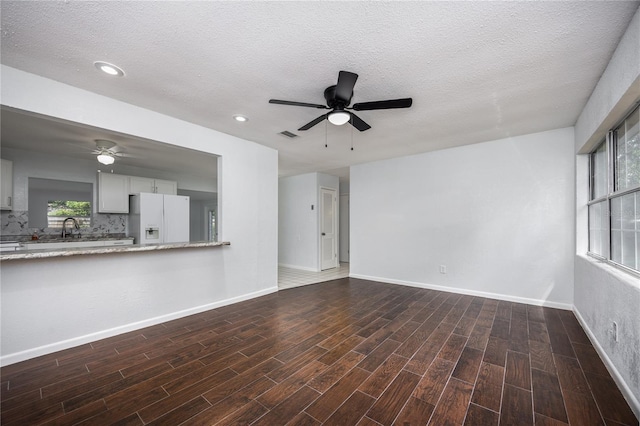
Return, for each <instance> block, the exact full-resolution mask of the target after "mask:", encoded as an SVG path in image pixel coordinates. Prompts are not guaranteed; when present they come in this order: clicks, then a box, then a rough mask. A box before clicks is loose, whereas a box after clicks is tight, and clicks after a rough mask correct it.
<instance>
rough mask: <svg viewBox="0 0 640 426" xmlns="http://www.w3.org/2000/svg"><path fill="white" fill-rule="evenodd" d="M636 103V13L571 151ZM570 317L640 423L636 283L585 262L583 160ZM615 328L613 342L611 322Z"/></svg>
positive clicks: (583, 147) (583, 149)
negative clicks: (583, 329) (588, 340)
mask: <svg viewBox="0 0 640 426" xmlns="http://www.w3.org/2000/svg"><path fill="white" fill-rule="evenodd" d="M639 100H640V9H639V10H638V12H636V14H635V16H634V18H633V20H632V21H631V23H630V25H629V27H628V29H627V31H626V32H625V34H624V36H623V37H622V39H621V41H620V43H619V44H618V47H617V49H616V51H615V53H614V54H613V56H612V58H611V61H610V62H609V64H608V66H607V69H606V70H605V72H604V73H603V74H602V77H601V78H600V81H599V82H598V84H597V86H596V88H595V90H594V91H593V93H592V94H591V97H590V98H589V101H588V102H587V104H586V106H585V107H584V110H583V111H582V113H581V114H580V117H579V118H578V121H577V123H576V130H575V151H576V153H579V154H586V153H588V152H590V151H591V150H593V148H594V147H595V144H597V143H598V142H600V141H601V140H602V139H603V138H604V134H605V133H606V131H607V130H608V129H610V128H612V127H613V126H614V125H615V124H616V123H617V122H618V121H620V120H621V119H622V118H624V114H625V113H626V112H628V110H629V109H630V108H632V106H633V105H634V103H635V102H638V101H639ZM577 166H578V167H577V168H576V169H577V170H576V195H577V197H576V217H577V221H576V247H577V252H576V260H575V289H574V305H575V307H574V311H575V313H576V316H577V317H578V319H579V320H580V321H581V323H582V325H583V327H584V328H585V330H586V332H587V334H588V335H589V337H590V338H591V341H592V343H593V345H594V346H595V348H596V349H597V350H598V352H599V353H600V356H601V357H602V358H603V359H604V361H605V364H606V365H607V367H608V368H609V371H610V372H611V374H612V376H613V378H614V379H615V380H616V382H617V383H618V385H619V387H620V388H621V390H622V392H623V394H624V395H625V397H626V398H627V401H628V402H629V404H630V405H631V408H632V409H633V410H634V412H635V414H636V416H637V417H640V350H639V349H638V348H640V311H639V307H640V280H638V278H637V277H635V276H633V275H631V274H628V273H625V272H622V271H620V270H618V269H616V268H614V267H612V266H609V265H606V264H605V263H603V262H599V261H597V260H595V259H594V258H591V257H588V256H586V252H587V248H588V246H587V244H588V222H587V219H588V216H587V202H588V196H589V180H588V173H589V168H588V156H587V155H578V156H577ZM613 321H616V322H617V323H618V334H619V339H618V342H615V340H614V339H613V338H612V334H611V329H612V322H613Z"/></svg>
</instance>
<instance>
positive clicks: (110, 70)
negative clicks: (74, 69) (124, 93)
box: [93, 61, 124, 77]
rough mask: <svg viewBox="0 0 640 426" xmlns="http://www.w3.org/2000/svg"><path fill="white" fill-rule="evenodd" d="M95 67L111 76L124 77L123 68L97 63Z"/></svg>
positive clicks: (106, 63)
mask: <svg viewBox="0 0 640 426" xmlns="http://www.w3.org/2000/svg"><path fill="white" fill-rule="evenodd" d="M93 65H95V66H96V68H98V69H99V70H100V71H102V72H104V73H107V74H109V75H114V76H117V77H122V76H123V75H124V71H122V68H120V67H118V66H116V65H113V64H110V63H108V62H102V61H96V62H94V63H93Z"/></svg>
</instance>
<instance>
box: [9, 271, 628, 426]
mask: <svg viewBox="0 0 640 426" xmlns="http://www.w3.org/2000/svg"><path fill="white" fill-rule="evenodd" d="M1 373H2V374H1V377H2V379H1V385H2V392H1V397H2V411H1V414H2V418H1V422H2V425H4V426H9V425H32V424H61V425H62V424H78V423H79V424H92V425H105V424H115V423H117V424H121V425H141V424H153V425H156V424H159V425H179V424H189V425H192V424H193V425H211V424H216V423H219V424H225V425H227V424H239V425H248V424H253V425H267V426H274V425H285V424H286V425H319V424H325V425H355V424H358V425H378V424H381V425H391V424H398V425H425V424H430V425H438V426H440V425H463V424H464V425H533V424H535V425H564V424H570V425H580V426H588V425H609V426H613V425H616V426H618V425H638V421H637V419H636V418H635V417H634V415H633V413H632V411H631V410H630V408H629V406H628V405H627V403H626V402H625V400H624V398H623V397H622V395H621V393H620V391H619V390H618V388H617V387H616V385H615V383H614V381H613V380H612V379H611V377H610V375H609V373H608V372H607V370H606V368H605V366H604V364H603V363H602V361H601V360H600V358H599V357H598V355H597V353H596V351H595V350H594V348H593V346H592V345H591V343H590V342H589V340H588V338H587V336H586V335H585V333H584V332H583V330H582V328H581V327H580V325H579V323H578V321H577V320H576V318H575V317H574V315H573V313H572V312H570V311H562V310H557V309H549V308H541V307H535V306H528V305H523V304H518V303H511V302H504V301H497V300H491V299H485V298H481V297H472V296H465V295H459V294H453V293H444V292H438V291H433V290H424V289H417V288H411V287H404V286H399V285H389V284H381V283H375V282H370V281H363V280H356V279H348V278H346V279H342V280H337V281H331V282H327V283H322V284H316V285H311V286H306V287H300V288H294V289H290V290H284V291H280V292H278V293H274V294H271V295H268V296H265V297H261V298H258V299H253V300H250V301H246V302H242V303H238V304H235V305H230V306H225V307H222V308H219V309H215V310H212V311H208V312H205V313H202V314H198V315H193V316H190V317H187V318H182V319H179V320H175V321H171V322H167V323H164V324H160V325H156V326H153V327H148V328H145V329H143V330H138V331H135V332H130V333H126V334H122V335H119V336H116V337H112V338H108V339H105V340H100V341H97V342H94V343H92V344H86V345H83V346H80V347H77V348H73V349H69V350H65V351H61V352H57V353H54V354H50V355H46V356H42V357H39V358H36V359H33V360H29V361H26V362H23V363H18V364H13V365H10V366H7V367H4V368H2V370H1Z"/></svg>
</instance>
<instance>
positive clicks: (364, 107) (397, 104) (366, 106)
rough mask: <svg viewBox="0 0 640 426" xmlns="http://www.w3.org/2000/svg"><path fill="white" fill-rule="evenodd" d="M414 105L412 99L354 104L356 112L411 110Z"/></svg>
mask: <svg viewBox="0 0 640 426" xmlns="http://www.w3.org/2000/svg"><path fill="white" fill-rule="evenodd" d="M412 103H413V99H411V98H402V99H389V100H386V101H374V102H360V103H357V104H353V107H352V109H354V110H356V111H371V110H374V109H393V108H409V107H410V106H411V104H412Z"/></svg>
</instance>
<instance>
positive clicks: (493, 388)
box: [471, 362, 504, 412]
mask: <svg viewBox="0 0 640 426" xmlns="http://www.w3.org/2000/svg"><path fill="white" fill-rule="evenodd" d="M503 382H504V367H500V366H498V365H494V364H489V363H488V362H483V363H482V365H481V367H480V373H479V374H478V380H477V381H476V385H475V388H474V390H473V397H472V398H471V401H472V402H473V403H475V404H478V405H481V406H483V407H486V408H488V409H490V410H493V411H496V412H499V411H500V403H501V401H502V385H503Z"/></svg>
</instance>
